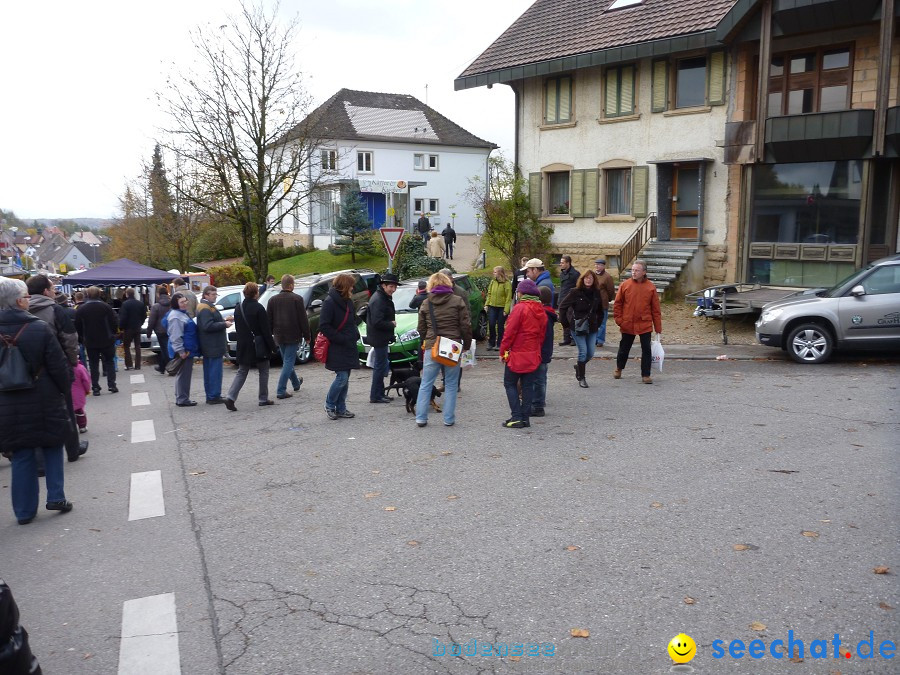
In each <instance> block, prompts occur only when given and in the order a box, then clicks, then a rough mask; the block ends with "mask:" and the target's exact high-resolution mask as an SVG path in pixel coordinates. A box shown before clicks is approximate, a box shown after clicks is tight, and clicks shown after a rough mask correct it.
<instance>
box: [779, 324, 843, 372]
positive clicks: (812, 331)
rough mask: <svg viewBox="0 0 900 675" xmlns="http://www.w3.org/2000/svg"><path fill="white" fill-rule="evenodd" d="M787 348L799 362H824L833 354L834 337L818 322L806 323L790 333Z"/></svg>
mask: <svg viewBox="0 0 900 675" xmlns="http://www.w3.org/2000/svg"><path fill="white" fill-rule="evenodd" d="M787 349H788V354H790V355H791V358H792V359H794V361H796V362H797V363H822V362H823V361H827V360H828V358H829V357H830V356H831V351H832V349H834V338H833V337H831V332H830V331H829V330H828V329H827V328H825V327H823V326H820V325H819V324H816V323H804V324H801V325H799V326H797V327H796V328H794V329H793V330H792V331H791V332H790V334H789V335H788V339H787Z"/></svg>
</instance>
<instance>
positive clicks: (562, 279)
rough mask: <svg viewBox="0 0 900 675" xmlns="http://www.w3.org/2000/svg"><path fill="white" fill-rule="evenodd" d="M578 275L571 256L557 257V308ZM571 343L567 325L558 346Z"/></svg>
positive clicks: (579, 273)
mask: <svg viewBox="0 0 900 675" xmlns="http://www.w3.org/2000/svg"><path fill="white" fill-rule="evenodd" d="M579 276H581V272H579V271H578V270H576V269H575V268H574V267H572V256H570V255H564V256H563V257H562V258H560V259H559V295H558V296H557V297H556V307H557V308H558V307H559V305H560V304H561V303H562V301H563V300H565V299H566V295H568V294H569V291H571V290H572V289H573V288H575V282H577V281H578V277H579ZM551 295H552V294H551ZM573 344H575V342H574V341H573V340H572V331H571V330H570V329H569V327H568V326H564V327H563V341H562V342H560V343H559V346H560V347H564V346H566V345H573Z"/></svg>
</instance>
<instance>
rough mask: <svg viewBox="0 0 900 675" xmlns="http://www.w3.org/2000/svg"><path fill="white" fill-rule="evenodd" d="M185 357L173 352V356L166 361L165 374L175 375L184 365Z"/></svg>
mask: <svg viewBox="0 0 900 675" xmlns="http://www.w3.org/2000/svg"><path fill="white" fill-rule="evenodd" d="M184 362H185V359H183V358H181V357H180V356H178V354H175V357H174V358H171V359H169V362H168V363H166V375H177V374H178V373H179V372H180V371H181V369H182V368H183V367H184Z"/></svg>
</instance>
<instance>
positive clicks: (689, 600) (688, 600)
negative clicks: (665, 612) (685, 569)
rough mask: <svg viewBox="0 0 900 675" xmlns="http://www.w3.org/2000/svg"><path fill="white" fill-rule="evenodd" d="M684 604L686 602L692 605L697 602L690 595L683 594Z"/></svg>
mask: <svg viewBox="0 0 900 675" xmlns="http://www.w3.org/2000/svg"><path fill="white" fill-rule="evenodd" d="M684 604H686V605H694V604H697V601H696V600H694V599H693V598H692V597H691V596H689V595H686V596H684Z"/></svg>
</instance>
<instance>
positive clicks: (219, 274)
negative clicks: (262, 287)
mask: <svg viewBox="0 0 900 675" xmlns="http://www.w3.org/2000/svg"><path fill="white" fill-rule="evenodd" d="M209 278H210V281H212V283H213V284H214V285H216V286H238V285H240V284H245V283H247V282H248V281H253V270H252V269H251V268H250V267H248V266H247V265H221V266H219V267H210V268H209Z"/></svg>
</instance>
